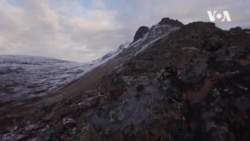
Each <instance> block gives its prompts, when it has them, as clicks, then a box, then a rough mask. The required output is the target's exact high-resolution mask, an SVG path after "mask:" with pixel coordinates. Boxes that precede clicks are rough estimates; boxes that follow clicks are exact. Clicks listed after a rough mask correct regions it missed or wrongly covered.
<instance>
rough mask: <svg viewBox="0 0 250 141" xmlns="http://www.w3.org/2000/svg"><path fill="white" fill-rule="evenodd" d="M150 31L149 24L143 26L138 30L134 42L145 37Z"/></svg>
mask: <svg viewBox="0 0 250 141" xmlns="http://www.w3.org/2000/svg"><path fill="white" fill-rule="evenodd" d="M148 31H149V28H148V27H147V26H141V27H139V29H138V30H137V31H136V33H135V36H134V40H133V42H135V41H137V40H139V39H141V38H143V36H144V35H145V34H146V33H147V32H148Z"/></svg>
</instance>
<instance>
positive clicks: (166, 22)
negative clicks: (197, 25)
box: [158, 17, 184, 26]
mask: <svg viewBox="0 0 250 141" xmlns="http://www.w3.org/2000/svg"><path fill="white" fill-rule="evenodd" d="M158 24H159V25H171V26H183V25H184V24H183V23H181V22H180V21H178V20H173V19H170V18H168V17H166V18H162V19H161V21H160V22H159V23H158Z"/></svg>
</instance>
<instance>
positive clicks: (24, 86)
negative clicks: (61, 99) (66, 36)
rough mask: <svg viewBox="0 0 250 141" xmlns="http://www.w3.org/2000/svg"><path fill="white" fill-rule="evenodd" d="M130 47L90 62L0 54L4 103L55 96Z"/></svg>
mask: <svg viewBox="0 0 250 141" xmlns="http://www.w3.org/2000/svg"><path fill="white" fill-rule="evenodd" d="M128 45H129V43H128V42H127V43H125V44H122V45H121V46H120V47H119V48H118V49H117V50H115V51H112V52H110V53H108V54H106V55H104V56H103V57H101V58H99V59H97V60H94V61H92V62H88V63H78V62H69V61H63V60H57V59H52V58H46V57H35V56H21V55H16V56H15V55H0V102H7V101H11V100H23V99H28V98H34V97H43V96H45V95H47V94H50V93H54V92H56V91H57V90H59V89H60V88H62V87H63V86H65V85H67V84H69V83H71V82H72V81H74V80H77V79H78V78H80V77H81V76H83V75H84V74H86V73H87V72H89V71H91V70H92V69H94V68H96V67H98V66H100V65H102V64H104V63H105V62H107V61H108V60H110V59H112V58H114V57H115V56H116V55H118V54H119V53H121V52H122V51H123V49H125V48H127V47H128Z"/></svg>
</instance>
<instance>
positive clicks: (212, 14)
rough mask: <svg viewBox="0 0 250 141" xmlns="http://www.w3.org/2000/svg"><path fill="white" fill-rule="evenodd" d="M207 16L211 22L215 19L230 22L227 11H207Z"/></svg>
mask: <svg viewBox="0 0 250 141" xmlns="http://www.w3.org/2000/svg"><path fill="white" fill-rule="evenodd" d="M207 14H208V18H209V20H210V21H211V22H215V21H216V20H219V21H222V22H225V21H226V22H231V17H230V14H229V12H228V11H222V12H217V11H207Z"/></svg>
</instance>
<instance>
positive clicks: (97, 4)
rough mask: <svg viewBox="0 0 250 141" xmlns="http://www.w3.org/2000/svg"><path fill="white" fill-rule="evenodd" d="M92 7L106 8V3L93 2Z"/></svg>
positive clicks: (101, 0)
mask: <svg viewBox="0 0 250 141" xmlns="http://www.w3.org/2000/svg"><path fill="white" fill-rule="evenodd" d="M92 6H93V7H96V8H104V7H105V2H104V0H92Z"/></svg>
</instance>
